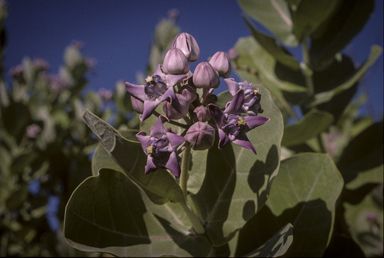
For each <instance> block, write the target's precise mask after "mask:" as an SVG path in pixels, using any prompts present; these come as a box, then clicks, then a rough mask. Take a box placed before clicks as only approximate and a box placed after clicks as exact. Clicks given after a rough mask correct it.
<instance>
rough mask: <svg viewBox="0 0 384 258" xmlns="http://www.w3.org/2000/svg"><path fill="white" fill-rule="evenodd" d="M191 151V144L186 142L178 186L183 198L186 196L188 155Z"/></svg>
mask: <svg viewBox="0 0 384 258" xmlns="http://www.w3.org/2000/svg"><path fill="white" fill-rule="evenodd" d="M190 153H191V145H190V144H187V145H186V148H185V150H184V152H183V158H182V160H181V173H180V188H181V190H182V191H183V194H184V198H186V197H187V182H188V177H189V176H188V168H189V155H190Z"/></svg>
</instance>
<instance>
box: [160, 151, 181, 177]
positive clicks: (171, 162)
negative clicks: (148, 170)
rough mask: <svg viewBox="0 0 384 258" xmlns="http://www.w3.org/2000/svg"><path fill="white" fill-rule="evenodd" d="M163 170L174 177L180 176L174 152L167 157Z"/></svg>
mask: <svg viewBox="0 0 384 258" xmlns="http://www.w3.org/2000/svg"><path fill="white" fill-rule="evenodd" d="M164 167H165V168H167V169H169V171H171V172H172V174H174V175H175V177H179V176H180V165H179V160H178V158H177V154H176V152H174V151H173V152H172V153H171V155H170V156H169V159H168V161H167V164H165V166H164Z"/></svg>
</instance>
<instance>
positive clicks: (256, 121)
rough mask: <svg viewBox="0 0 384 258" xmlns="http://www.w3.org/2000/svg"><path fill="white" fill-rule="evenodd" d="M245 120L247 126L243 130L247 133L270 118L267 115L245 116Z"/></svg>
mask: <svg viewBox="0 0 384 258" xmlns="http://www.w3.org/2000/svg"><path fill="white" fill-rule="evenodd" d="M244 120H245V128H244V130H243V132H244V133H246V132H248V131H249V130H251V129H253V128H255V127H258V126H260V125H263V124H265V123H267V122H268V121H269V120H270V119H269V118H268V117H265V116H244Z"/></svg>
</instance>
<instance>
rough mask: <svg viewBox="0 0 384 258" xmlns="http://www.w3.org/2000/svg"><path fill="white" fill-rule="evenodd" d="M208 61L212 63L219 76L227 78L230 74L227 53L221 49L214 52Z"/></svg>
mask: <svg viewBox="0 0 384 258" xmlns="http://www.w3.org/2000/svg"><path fill="white" fill-rule="evenodd" d="M209 63H210V64H211V65H212V67H213V69H215V70H216V71H217V72H218V73H219V76H220V77H223V78H227V77H228V76H229V75H230V74H231V62H230V61H229V58H228V55H227V53H224V52H222V51H219V52H216V53H215V54H214V55H213V56H212V58H211V60H209Z"/></svg>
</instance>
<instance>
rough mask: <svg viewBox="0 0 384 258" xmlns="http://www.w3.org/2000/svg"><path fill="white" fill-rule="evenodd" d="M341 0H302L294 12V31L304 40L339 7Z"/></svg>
mask: <svg viewBox="0 0 384 258" xmlns="http://www.w3.org/2000/svg"><path fill="white" fill-rule="evenodd" d="M341 2H342V1H341V0H337V1H335V0H325V1H324V0H323V1H311V0H301V1H300V3H299V4H298V5H297V7H296V10H295V11H294V12H293V14H292V22H293V32H294V34H295V35H296V38H297V39H298V40H299V42H303V41H304V40H306V38H307V37H308V36H309V35H311V34H312V32H314V31H315V30H316V29H317V28H318V27H319V26H320V25H321V24H322V23H323V22H325V21H326V20H327V19H328V18H329V17H330V16H331V15H332V14H333V13H334V11H335V9H337V8H338V7H339V6H340V4H341Z"/></svg>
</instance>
